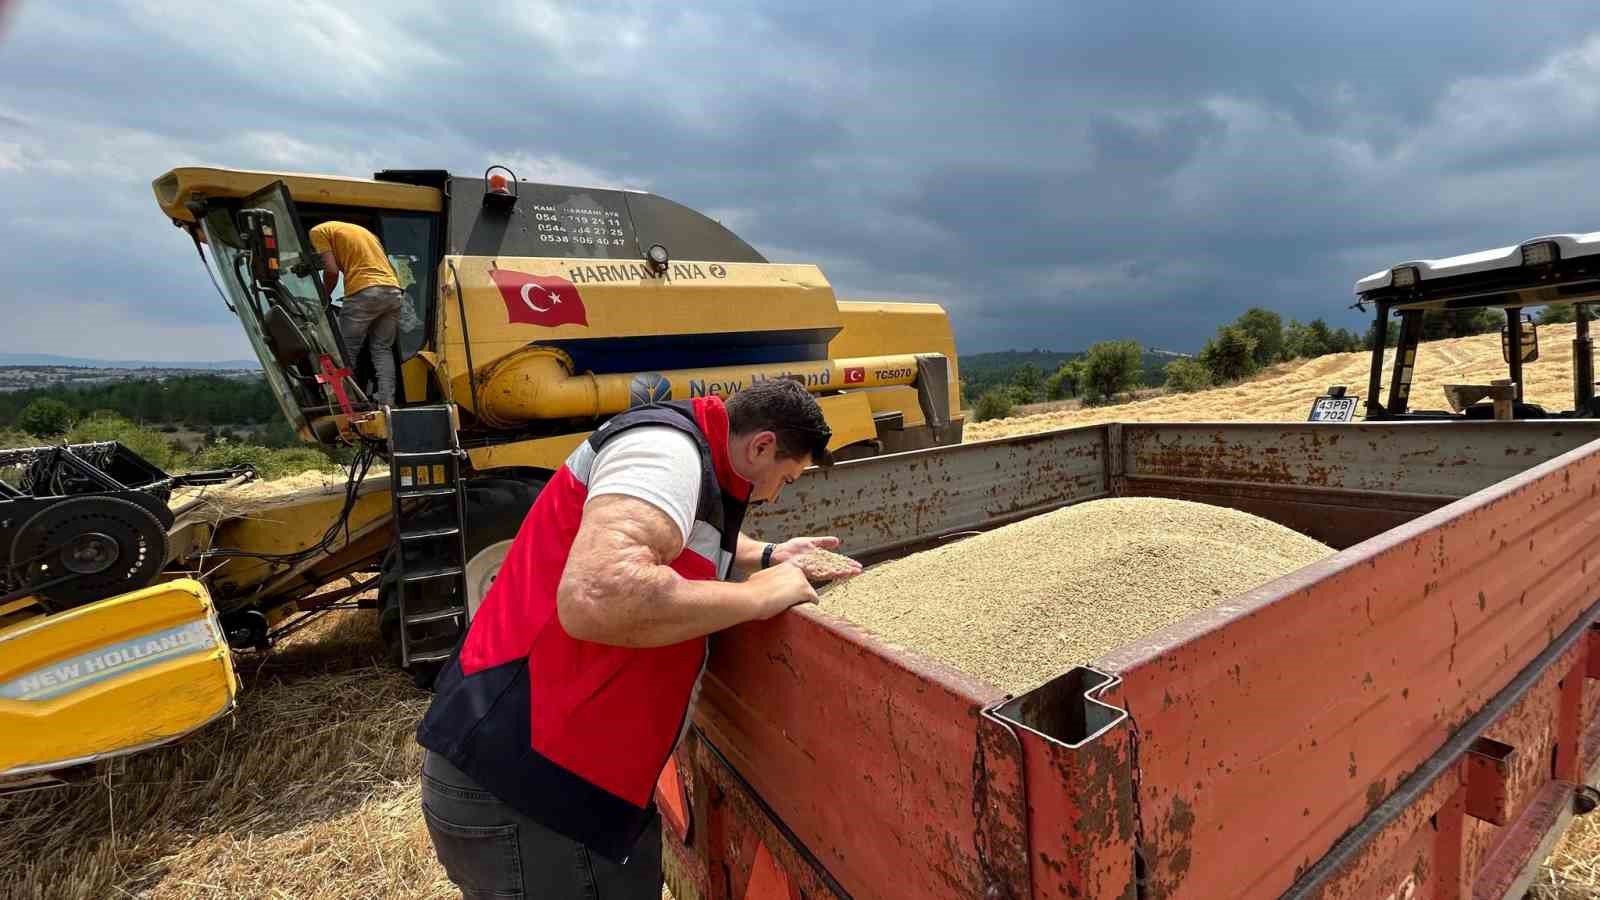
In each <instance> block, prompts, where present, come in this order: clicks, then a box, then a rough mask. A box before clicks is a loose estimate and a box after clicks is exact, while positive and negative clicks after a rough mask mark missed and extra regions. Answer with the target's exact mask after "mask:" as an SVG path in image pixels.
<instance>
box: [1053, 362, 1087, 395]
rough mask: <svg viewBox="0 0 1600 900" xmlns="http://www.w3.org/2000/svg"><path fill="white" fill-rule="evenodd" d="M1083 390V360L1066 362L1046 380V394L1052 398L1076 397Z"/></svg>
mask: <svg viewBox="0 0 1600 900" xmlns="http://www.w3.org/2000/svg"><path fill="white" fill-rule="evenodd" d="M1081 390H1083V360H1081V359H1074V360H1071V361H1069V362H1064V363H1062V364H1061V367H1060V368H1058V369H1056V370H1055V371H1054V372H1052V373H1050V376H1049V377H1047V378H1046V379H1045V380H1044V394H1045V396H1046V397H1048V398H1049V399H1051V400H1065V399H1067V398H1068V397H1076V396H1078V393H1079V392H1080V391H1081Z"/></svg>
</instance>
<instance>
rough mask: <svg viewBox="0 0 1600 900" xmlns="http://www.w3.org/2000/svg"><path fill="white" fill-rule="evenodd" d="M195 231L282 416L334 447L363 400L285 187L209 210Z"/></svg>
mask: <svg viewBox="0 0 1600 900" xmlns="http://www.w3.org/2000/svg"><path fill="white" fill-rule="evenodd" d="M201 224H202V227H203V228H204V230H205V236H206V240H207V242H208V243H209V244H210V245H211V248H212V253H213V255H214V257H215V259H216V262H217V267H218V269H219V270H220V272H219V274H220V275H221V277H222V279H223V281H224V283H225V284H227V287H228V294H229V295H230V296H231V297H232V300H233V303H232V306H233V308H234V312H235V313H236V314H237V315H238V316H239V321H240V324H242V325H243V326H244V330H245V334H246V335H247V336H248V337H249V339H250V344H251V346H252V347H253V348H254V349H255V352H256V357H257V358H258V359H260V360H261V367H262V370H263V371H264V372H265V373H266V376H267V382H268V384H269V385H270V386H271V387H272V391H273V393H274V394H275V395H276V396H277V398H278V404H279V406H281V407H282V408H283V412H284V415H285V416H286V417H288V420H289V423H290V424H291V425H293V426H294V428H295V430H296V431H298V432H299V433H300V436H301V438H302V439H304V440H307V441H313V442H322V443H330V444H331V443H336V442H337V441H338V434H339V428H338V422H337V420H336V418H335V417H336V416H338V415H339V414H340V413H341V412H343V409H344V406H345V405H346V404H348V403H359V402H365V400H366V397H365V396H364V395H363V394H362V393H361V390H360V388H359V387H357V385H356V383H355V381H354V379H353V378H352V377H351V376H350V374H349V373H350V372H351V371H352V369H353V368H354V367H353V366H351V365H350V360H349V359H348V354H347V353H346V351H345V347H344V344H343V342H342V341H341V340H340V338H339V328H338V323H337V321H336V320H335V318H334V310H333V306H332V305H331V303H330V302H329V300H330V298H329V297H328V295H327V292H326V291H324V290H323V286H322V259H321V255H320V254H318V253H317V252H316V251H315V250H314V249H313V248H312V246H311V240H310V238H309V237H308V236H307V234H306V232H305V230H304V229H303V228H302V227H301V225H300V218H299V215H298V214H297V212H296V210H295V205H294V201H293V200H291V199H290V197H289V190H288V188H287V186H285V185H284V183H283V182H282V181H276V182H273V183H272V184H271V185H269V186H268V187H266V188H265V189H263V190H260V191H257V192H256V193H254V194H252V195H250V196H249V197H247V198H245V200H244V201H243V202H242V203H241V204H240V206H239V207H237V208H223V207H213V208H211V209H209V210H207V211H206V214H205V215H204V217H203V218H202V219H201Z"/></svg>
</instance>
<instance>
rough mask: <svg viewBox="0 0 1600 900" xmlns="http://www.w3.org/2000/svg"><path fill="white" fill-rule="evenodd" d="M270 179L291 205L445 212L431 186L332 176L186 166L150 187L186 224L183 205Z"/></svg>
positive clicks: (247, 190) (240, 192)
mask: <svg viewBox="0 0 1600 900" xmlns="http://www.w3.org/2000/svg"><path fill="white" fill-rule="evenodd" d="M274 181H282V182H283V183H284V184H286V185H288V187H289V196H290V197H292V198H293V199H294V201H295V202H296V203H332V204H338V205H342V206H365V207H371V208H374V209H403V210H413V211H416V212H438V211H440V210H441V209H443V208H444V197H443V195H442V194H441V193H440V192H439V191H438V190H437V189H436V188H430V187H419V186H417V185H413V184H395V183H393V182H388V181H373V180H371V179H368V178H340V177H338V176H333V175H296V174H290V173H284V172H254V171H250V170H246V169H211V168H205V167H201V166H186V167H184V168H181V169H173V170H172V171H170V172H168V173H167V174H165V175H163V176H161V177H160V178H157V179H156V180H155V182H154V183H153V184H152V187H153V188H154V189H155V192H156V202H157V203H159V204H161V211H162V212H164V213H166V214H167V215H168V216H170V217H172V218H174V219H180V220H182V221H185V222H190V221H193V220H194V216H193V215H191V214H190V212H189V210H188V209H186V208H185V207H184V204H185V203H186V202H188V201H190V200H193V199H195V198H196V197H248V196H249V195H251V194H253V193H255V192H256V191H259V190H261V189H262V188H264V187H266V186H267V185H269V184H272V183H273V182H274Z"/></svg>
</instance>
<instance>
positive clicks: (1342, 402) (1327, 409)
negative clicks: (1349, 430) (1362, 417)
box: [1306, 397, 1356, 422]
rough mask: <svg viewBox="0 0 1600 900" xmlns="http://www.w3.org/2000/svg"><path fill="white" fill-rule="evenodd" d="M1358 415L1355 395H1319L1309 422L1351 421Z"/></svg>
mask: <svg viewBox="0 0 1600 900" xmlns="http://www.w3.org/2000/svg"><path fill="white" fill-rule="evenodd" d="M1355 417H1356V398H1355V397H1318V398H1317V399H1316V401H1315V402H1313V403H1312V404H1311V418H1309V419H1307V420H1306V421H1308V422H1350V421H1354V420H1355Z"/></svg>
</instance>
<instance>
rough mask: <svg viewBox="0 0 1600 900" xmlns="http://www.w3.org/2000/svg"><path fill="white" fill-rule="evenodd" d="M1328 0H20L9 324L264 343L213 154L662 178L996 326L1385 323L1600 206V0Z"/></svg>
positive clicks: (753, 237)
mask: <svg viewBox="0 0 1600 900" xmlns="http://www.w3.org/2000/svg"><path fill="white" fill-rule="evenodd" d="M5 5H6V0H0V6H5ZM1309 5H1312V4H1298V3H1285V2H1283V0H1233V2H1204V0H1186V2H1171V0H1143V2H1139V3H1129V4H1113V3H1107V2H1104V0H1096V2H1078V0H1054V2H1042V3H1037V4H1026V3H1013V4H1006V3H986V4H974V3H962V4H949V5H940V4H930V3H904V2H896V0H879V2H877V3H870V4H869V3H862V2H859V0H852V2H839V0H809V2H806V3H764V4H753V5H739V4H730V3H720V2H715V0H713V2H699V3H672V4H663V5H659V6H656V5H649V4H629V3H598V4H597V3H571V4H568V3H541V2H534V0H523V2H510V3H504V4H488V5H485V6H483V7H482V8H481V9H480V10H478V11H476V12H463V11H461V10H464V9H466V7H467V5H466V4H441V3H435V2H412V0H386V2H381V3H380V2H376V0H347V2H339V3H331V2H318V0H307V2H298V3H296V2H288V0H270V2H268V0H229V2H225V3H218V2H215V0H211V2H204V3H186V2H154V0H151V2H115V3H113V2H97V3H95V4H85V3H67V2H59V0H58V2H45V0H10V3H9V9H8V10H7V11H6V14H5V15H4V17H3V18H0V198H3V201H0V209H3V210H4V213H3V215H0V305H3V313H4V315H5V317H6V321H8V322H9V323H10V327H9V328H7V329H5V330H4V332H0V351H11V352H41V353H63V354H73V355H82V356H101V357H107V358H146V359H152V358H153V359H170V360H206V359H221V358H236V357H247V356H248V355H249V350H248V347H247V345H246V343H245V341H244V339H243V336H242V335H241V334H240V333H239V331H238V328H237V326H236V325H235V324H234V323H233V322H232V321H231V319H230V317H229V315H228V313H227V312H226V310H224V309H223V308H222V306H221V303H220V301H219V300H218V299H217V297H216V295H215V294H214V293H213V292H212V289H211V286H210V284H209V283H208V282H207V280H206V278H205V275H204V273H203V272H202V270H201V269H200V267H199V263H198V260H196V259H195V257H194V251H193V248H192V246H191V245H190V244H189V243H188V241H187V240H186V239H185V238H184V237H183V236H182V234H181V233H179V232H178V231H176V230H174V229H172V228H171V227H169V226H168V225H167V223H166V222H165V220H164V219H163V217H162V216H161V215H160V213H159V212H158V210H157V209H156V207H155V203H154V201H153V199H152V195H151V192H150V187H149V184H150V181H151V180H152V179H153V178H155V177H156V176H157V175H159V174H161V173H162V172H164V171H166V170H167V169H169V168H172V167H174V166H178V165H184V164H195V163H203V164H210V165H221V166H234V167H246V168H266V169H276V170H284V171H311V172H326V173H334V174H343V175H358V176H359V175H369V174H370V173H371V172H373V171H375V170H376V169H380V168H391V167H392V168H448V169H452V170H456V171H465V172H479V171H482V169H483V168H484V166H485V165H487V164H488V163H489V162H506V163H508V164H510V165H511V166H512V167H513V168H514V169H515V170H516V171H517V172H518V174H519V175H522V176H524V177H529V178H533V179H536V180H547V181H559V182H571V183H579V184H592V185H602V186H619V187H635V188H644V189H648V190H651V191H655V192H657V193H660V194H662V195H664V196H667V197H670V198H672V199H674V200H677V201H679V202H682V203H686V204H688V205H690V206H693V207H696V208H698V209H701V210H703V211H706V212H708V213H710V214H712V215H714V216H716V217H718V218H720V219H721V220H722V221H723V222H724V223H725V224H728V225H729V226H730V227H732V228H733V229H734V230H735V231H737V232H738V233H740V234H741V236H743V237H744V238H745V239H746V240H748V241H750V242H751V243H752V244H754V245H755V246H756V247H757V248H758V249H760V250H762V251H763V252H765V253H766V254H767V256H768V257H769V258H771V259H774V260H778V261H786V262H814V263H817V264H818V265H820V266H822V267H823V270H824V271H825V272H826V273H827V274H828V276H829V277H830V279H831V280H832V281H833V283H834V284H835V286H836V288H837V289H838V290H839V292H840V294H841V295H842V296H846V297H889V298H921V299H932V300H937V301H939V302H941V303H943V304H945V306H946V308H947V309H949V310H950V313H951V316H952V317H953V319H954V322H955V326H956V335H957V340H958V344H959V346H960V347H961V349H963V350H965V351H976V350H992V349H1003V348H1011V347H1015V348H1029V347H1047V348H1059V349H1073V348H1080V347H1083V346H1086V345H1087V344H1089V343H1090V342H1093V341H1095V340H1100V339H1104V338H1112V337H1134V338H1137V339H1139V340H1140V341H1142V342H1144V343H1146V344H1149V345H1153V346H1157V347H1166V348H1171V349H1179V350H1191V349H1195V348H1196V347H1197V346H1198V345H1199V343H1200V342H1202V341H1203V339H1204V337H1205V336H1206V335H1207V334H1209V333H1210V331H1211V330H1212V329H1213V328H1214V326H1215V325H1216V323H1217V322H1219V321H1221V320H1223V319H1226V318H1231V317H1232V316H1234V315H1236V314H1238V313H1239V312H1240V311H1242V310H1243V309H1245V308H1246V307H1248V306H1251V305H1264V306H1268V307H1271V308H1274V309H1277V310H1279V311H1281V312H1283V313H1284V315H1285V317H1286V318H1288V317H1295V318H1300V319H1302V320H1304V319H1310V318H1313V317H1316V316H1325V317H1327V318H1328V319H1329V320H1330V321H1331V322H1333V323H1334V324H1336V325H1348V326H1351V327H1360V326H1361V325H1362V324H1363V322H1362V320H1361V319H1360V318H1359V317H1357V316H1356V314H1354V313H1350V312H1346V311H1344V307H1345V306H1346V305H1347V304H1348V303H1349V301H1350V296H1349V291H1350V285H1351V284H1352V283H1353V281H1354V280H1355V279H1356V278H1357V277H1359V276H1361V275H1364V274H1366V273H1368V272H1371V271H1373V270H1375V269H1379V268H1383V267H1385V266H1387V265H1390V264H1392V263H1394V262H1398V261H1400V260H1402V259H1408V258H1415V257H1426V256H1437V255H1448V254H1452V253H1458V252H1464V251H1468V250H1475V249H1481V248H1483V247H1488V246H1495V245H1499V244H1505V243H1511V242H1514V241H1517V240H1521V239H1524V238H1527V237H1531V236H1533V235H1535V234H1539V233H1545V232H1552V231H1584V230H1594V229H1600V208H1597V203H1596V198H1597V197H1600V141H1597V140H1596V135H1600V20H1596V18H1595V17H1594V15H1593V7H1592V0H1546V2H1544V3H1540V4H1537V5H1536V6H1529V5H1526V4H1510V3H1505V2H1488V0H1426V2H1411V3H1404V2H1401V3H1397V2H1395V0H1341V2H1338V3H1331V2H1328V3H1321V4H1316V5H1317V6H1319V7H1321V8H1320V9H1317V10H1310V11H1308V10H1306V9H1303V8H1301V7H1304V6H1309ZM447 7H449V10H448V11H447V9H446V8H447ZM1402 7H1403V8H1402Z"/></svg>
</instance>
